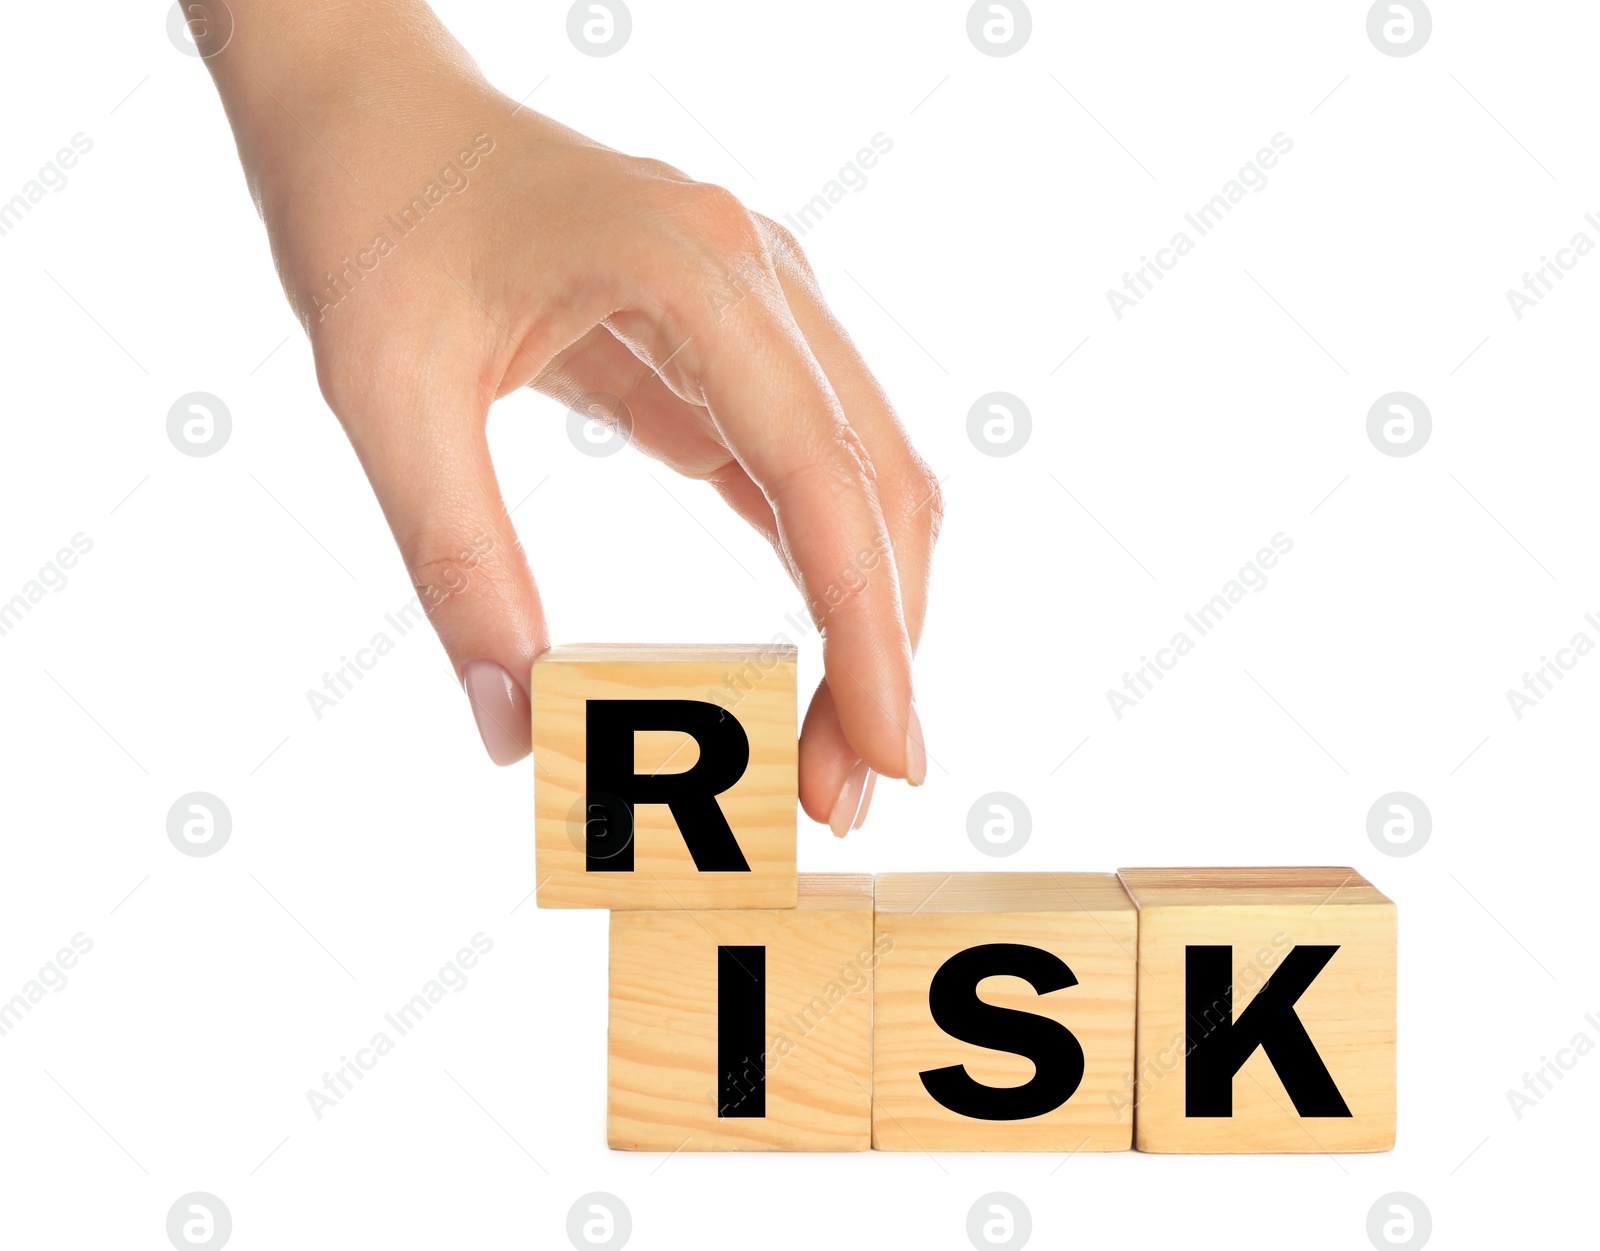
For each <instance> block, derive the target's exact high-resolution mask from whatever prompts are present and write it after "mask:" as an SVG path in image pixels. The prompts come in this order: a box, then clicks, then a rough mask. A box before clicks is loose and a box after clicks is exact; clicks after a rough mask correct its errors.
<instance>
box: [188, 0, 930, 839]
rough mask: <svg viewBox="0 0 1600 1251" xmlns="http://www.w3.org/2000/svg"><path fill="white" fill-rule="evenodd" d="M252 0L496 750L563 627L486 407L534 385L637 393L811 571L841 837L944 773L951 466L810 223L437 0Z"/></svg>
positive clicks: (297, 154) (238, 36) (811, 754)
mask: <svg viewBox="0 0 1600 1251" xmlns="http://www.w3.org/2000/svg"><path fill="white" fill-rule="evenodd" d="M230 3H231V7H232V11H233V14H234V24H233V32H232V35H231V38H230V40H229V42H228V44H227V46H226V47H225V48H224V49H223V50H222V51H220V52H218V53H216V54H215V55H212V56H210V57H209V58H208V64H209V65H210V67H211V69H212V72H213V75H214V76H215V78H216V80H217V83H218V86H219V90H220V91H221V93H222V97H223V100H224V103H225V105H226V107H227V110H228V115H229V119H230V121H231V122H232V125H233V128H234V133H235V135H236V137H237V139H238V144H239V151H240V156H241V159H242V160H243V163H244V167H245V172H246V175H247V178H248V180H249V184H250V189H251V191H252V194H253V195H254V197H255V200H256V203H257V205H258V206H259V208H260V211H261V214H262V217H263V218H264V219H265V222H266V225H267V231H268V234H269V236H270V238H271V242H272V250H273V255H274V257H275V259H276V262H277V267H278V271H279V274H280V277H281V278H282V281H283V286H284V290H285V292H286V293H287V295H288V297H289V301H290V303H291V305H292V306H293V307H294V309H295V312H296V313H297V315H298V316H299V318H300V320H301V322H302V323H303V324H304V326H305V327H306V330H307V331H308V333H309V334H310V336H311V342H312V346H313V349H314V351H315V355H316V362H317V374H318V378H319V381H320V383H321V386H322V392H323V394H324V396H325V397H326V398H327V401H328V403H329V405H330V406H331V407H332V409H333V411H334V412H335V414H337V416H338V418H339V420H340V421H341V422H342V423H343V425H344V427H345V430H346V431H347V432H348V434H349V436H350V441H351V443H352V444H354V446H355V450H356V453H357V455H358V456H359V457H360V459H361V463H362V465H363V467H364V468H365V469H366V472H367V475H368V477H369V479H370V480H371V482H372V486H373V489H374V490H375V491H376V493H377V496H378V499H379V501H380V503H381V504H382V507H383V510H384V514H385V516H386V517H387V519H388V521H389V525H390V528H391V529H392V530H393V532H394V536H395V539H396V541H397V542H398V544H399V547H400V551H401V554H402V556H403V558H404V559H405V562H406V567H407V569H408V570H409V571H410V574H411V579H412V581H413V583H414V584H416V586H417V588H418V591H419V594H420V595H421V596H422V599H423V602H424V604H425V605H426V606H427V607H428V611H429V617H430V619H431V620H432V622H433V625H434V628H435V629H436V630H437V631H438V633H439V637H440V639H441V640H442V641H443V643H444V645H445V648H446V650H447V651H448V652H449V655H450V658H451V660H452V662H453V663H454V664H455V667H456V671H457V673H458V674H459V676H460V677H461V679H462V682H463V685H464V686H465V688H466V691H467V694H468V696H469V697H470V700H471V704H472V710H473V713H474V716H475V717H476V720H477V724H478V729H479V731H480V732H481V734H482V736H483V741H484V745H485V746H486V747H487V748H488V751H489V754H490V756H491V757H493V759H494V760H495V761H496V762H497V763H500V764H508V763H510V762H512V761H514V760H517V759H520V758H521V757H522V756H523V755H525V754H526V753H527V751H528V748H529V707H528V697H527V693H526V681H527V678H528V674H529V668H530V665H531V664H532V661H533V659H534V657H535V656H536V655H538V654H539V653H540V652H542V651H543V650H544V649H545V648H547V647H548V646H549V635H548V631H547V629H546V625H545V618H544V611H543V608H542V606H541V604H540V601H539V595H538V591H537V589H536V588H535V586H534V581H533V577H532V575H531V573H530V572H529V569H528V565H527V562H526V560H525V559H524V555H523V551H522V548H521V546H520V545H519V543H518V541H517V537H516V533H515V531H514V530H513V528H512V525H511V522H510V519H509V517H508V516H507V514H506V508H505V504H504V502H503V501H502V499H501V496H500V489H499V486H498V484H497V483H496V480H495V474H494V467H493V465H492V464H491V463H490V458H489V450H488V445H487V442H486V438H485V424H486V420H487V414H488V408H489V405H490V404H491V403H492V402H493V401H494V400H495V399H497V398H499V397H500V396H502V395H505V394H507V393H508V392H510V391H512V390H514V389H516V388H518V387H522V386H533V387H536V388H538V389H539V390H540V391H542V392H544V393H546V394H548V395H551V396H554V397H556V398H558V399H560V400H562V401H564V402H565V403H567V404H568V405H572V406H577V405H579V404H580V403H581V402H582V400H583V397H586V396H590V395H593V394H595V393H606V394H609V395H611V396H615V397H618V398H619V399H620V400H621V401H622V402H623V404H624V405H626V408H627V410H628V411H629V412H630V413H631V415H632V420H633V430H632V437H633V441H634V442H635V443H636V444H637V445H638V446H639V447H640V448H641V449H642V450H644V451H645V452H647V453H648V454H650V455H651V456H654V457H656V458H658V459H659V460H661V461H663V462H664V463H665V464H667V465H669V466H671V467H672V468H673V469H675V470H677V471H678V472H679V473H681V474H684V475H685V476H687V477H691V478H697V479H702V480H705V481H708V482H710V483H711V484H712V485H713V486H715V487H716V489H717V490H718V492H720V494H721V495H722V497H723V499H725V500H726V501H727V502H728V504H729V505H730V506H732V508H733V509H734V510H735V511H736V512H738V513H739V514H740V516H742V517H744V518H745V519H746V520H747V521H748V522H749V523H750V524H751V525H753V526H755V527H756V528H757V529H758V530H760V531H761V532H762V533H763V534H765V535H766V536H767V538H768V539H769V540H770V541H771V543H772V545H773V548H774V549H775V550H776V552H777V553H778V556H779V558H780V559H781V560H782V561H783V562H784V564H785V565H786V567H787V568H788V569H789V572H790V574H791V576H792V577H793V578H794V580H795V582H796V583H797V585H798V586H799V587H800V589H801V591H802V592H803V593H804V595H805V597H806V601H807V603H808V604H809V606H810V609H811V612H812V616H813V618H814V620H815V621H816V623H817V626H818V628H819V630H820V632H821V634H822V638H823V644H824V662H825V672H826V678H825V680H824V682H823V683H822V685H821V686H820V687H819V688H818V690H817V692H816V695H815V697H814V698H813V700H812V702H811V707H810V709H809V711H808V712H807V714H806V718H805V725H804V731H803V733H802V736H801V749H800V762H801V767H800V799H801V804H802V806H803V807H804V808H805V810H806V812H807V813H808V814H810V815H811V816H812V817H813V818H815V819H817V820H823V821H828V822H829V823H830V825H831V826H832V828H833V830H834V832H835V833H836V834H841V835H842V834H844V833H845V832H847V831H848V830H849V829H850V828H852V826H853V825H859V823H860V820H861V819H862V818H864V817H865V815H866V801H867V800H868V799H869V798H870V792H871V785H872V782H873V780H874V778H873V774H874V773H882V774H887V775H888V776H891V777H903V778H906V779H908V780H909V781H911V782H912V783H913V784H918V783H920V782H921V781H922V779H923V775H924V773H925V771H926V757H925V754H924V751H923V747H922V741H921V739H922V731H921V725H920V723H919V721H918V718H917V713H916V708H915V705H914V704H913V698H912V679H911V664H912V651H913V648H914V647H915V644H916V641H917V638H918V636H919V634H920V632H921V629H922V620H923V613H924V609H925V606H926V599H927V587H928V568H929V560H930V557H931V554H932V550H933V545H934V540H935V537H936V535H937V533H938V529H939V520H940V509H941V502H940V497H939V488H938V483H937V480H936V479H935V478H934V476H933V475H932V474H931V473H930V472H929V470H928V468H927V466H926V465H924V464H923V462H922V460H921V459H920V458H919V457H918V456H917V454H916V452H915V451H914V450H913V449H912V447H911V445H910V443H909V442H908V441H907V438H906V434H905V430H904V429H903V428H902V426H901V425H900V423H899V421H898V420H897V419H896V417H895V414H894V412H893V410H892V409H891V407H890V405H889V402H888V400H887V399H886V398H885V396H884V394H883V391H882V389H881V388H880V387H879V386H878V384H877V382H876V380H875V379H874V378H873V377H872V374H871V372H870V371H869V370H868V369H867V367H866V365H865V363H864V362H863V361H862V359H861V357H860V355H859V354H858V353H857V352H856V349H855V347H854V346H853V345H852V343H851V342H850V340H849V338H848V337H847V336H846V334H845V332H844V330H843V329H842V328H841V327H840V326H839V324H838V323H837V322H836V321H835V320H834V319H833V316H832V315H831V314H830V313H829V311H828V309H827V306H826V305H825V304H824V303H823V300H822V296H821V294H820V292H819V291H818V289H817V285H816V280H815V278H814V276H813V275H812V273H811V270H810V268H809V267H808V266H807V264H806V261H805V258H804V257H803V256H802V255H801V253H800V250H799V248H798V247H797V246H796V245H795V242H794V239H793V238H792V237H791V236H790V235H789V234H788V233H787V232H786V231H784V230H783V228H782V227H780V226H777V225H775V224H774V223H773V222H771V221H769V220H767V219H766V218H763V217H760V216H759V215H756V214H753V213H751V212H749V211H748V210H747V209H745V208H744V207H743V206H742V205H741V204H740V203H739V201H738V200H736V199H735V198H734V197H733V196H732V195H731V194H729V193H728V192H727V191H724V190H722V189H721V188H719V187H714V186H709V185H707V184H704V183H698V182H695V181H694V180H692V179H690V178H688V177H687V176H685V175H684V174H682V173H680V172H679V171H678V170H676V169H673V168H672V167H671V166H668V165H664V164H662V163H660V162H658V161H651V160H643V159H639V158H635V157H629V156H625V155H623V154H621V153H619V152H615V151H612V150H611V149H610V148H607V147H604V146H603V145H601V144H598V143H595V142H593V141H592V140H589V139H586V138H584V137H583V136H582V135H579V134H576V133H574V132H573V131H570V130H568V129H566V128H565V127H563V126H561V125H559V124H558V123H556V122H553V121H551V120H549V119H548V118H545V117H541V116H540V115H538V114H536V113H534V112H532V111H531V110H528V109H526V108H520V107H518V106H517V105H516V103H515V102H514V101H512V100H509V99H507V98H506V97H505V96H503V95H501V94H500V93H499V92H497V91H495V90H494V89H493V88H492V87H490V86H489V85H488V84H487V83H486V82H485V81H484V80H483V79H482V77H481V76H480V75H479V73H478V71H477V69H476V67H475V66H474V65H473V63H472V62H471V60H470V58H468V56H467V55H466V54H465V53H464V52H463V51H462V49H461V48H460V47H459V45H457V44H456V43H455V41H454V40H453V39H452V38H451V37H450V35H449V33H448V32H447V31H445V30H444V29H443V27H442V26H440V25H439V23H438V21H437V19H435V18H434V16H433V14H432V13H431V11H429V10H428V8H427V7H426V6H425V5H424V4H421V3H419V2H416V0H366V2H364V3H363V2H360V0H230ZM202 47H204V44H203V43H202ZM463 568H470V569H471V577H470V579H468V580H466V581H465V582H464V583H463V582H462V580H461V577H460V572H461V570H462V569H463Z"/></svg>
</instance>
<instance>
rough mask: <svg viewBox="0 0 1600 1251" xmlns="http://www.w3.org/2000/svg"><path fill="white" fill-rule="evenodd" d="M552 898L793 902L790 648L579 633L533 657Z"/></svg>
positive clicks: (537, 763) (544, 851)
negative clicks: (615, 639)
mask: <svg viewBox="0 0 1600 1251" xmlns="http://www.w3.org/2000/svg"><path fill="white" fill-rule="evenodd" d="M530 695H531V702H532V706H533V763H534V822H535V830H534V842H535V849H536V858H537V862H538V863H537V875H538V900H539V905H540V906H541V907H546V908H551V907H554V908H620V909H630V908H651V909H667V908H791V907H793V906H794V905H795V889H796V887H795V883H796V868H795V811H796V801H797V796H798V763H799V752H798V742H797V739H796V729H795V727H796V693H795V649H794V647H793V646H792V645H791V644H787V643H771V644H756V645H752V646H748V647H736V646H701V645H662V646H645V645H623V644H584V645H580V646H570V647H557V648H552V649H551V650H550V651H548V652H546V653H545V654H544V655H542V656H540V657H539V659H538V660H536V661H535V662H534V665H533V675H532V680H531V683H530Z"/></svg>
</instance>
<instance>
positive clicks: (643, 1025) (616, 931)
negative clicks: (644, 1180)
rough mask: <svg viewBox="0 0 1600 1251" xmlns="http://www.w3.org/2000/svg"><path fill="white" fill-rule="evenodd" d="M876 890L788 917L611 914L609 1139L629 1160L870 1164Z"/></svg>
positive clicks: (806, 877)
mask: <svg viewBox="0 0 1600 1251" xmlns="http://www.w3.org/2000/svg"><path fill="white" fill-rule="evenodd" d="M877 958H878V957H877V952H876V951H875V950H874V947H873V933H872V879H871V878H869V877H867V876H866V875H865V874H845V873H802V874H801V875H800V880H799V886H798V893H797V899H796V906H795V907H792V908H748V909H735V908H718V909H707V910H706V911H703V912H693V911H686V910H684V909H679V908H670V909H663V910H659V911H628V912H613V913H612V914H611V951H610V961H611V972H610V1028H609V1030H608V1033H607V1066H606V1071H607V1085H608V1096H607V1116H606V1139H607V1141H608V1142H609V1143H610V1145H611V1146H613V1147H618V1148H622V1149H625V1150H634V1151H740V1150H769V1151H771V1150H782V1151H865V1150H866V1149H867V1147H868V1144H869V1142H870V1139H871V1133H870V1131H871V1123H872V1120H871V1104H872V978H873V968H874V966H875V965H876V963H877Z"/></svg>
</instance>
